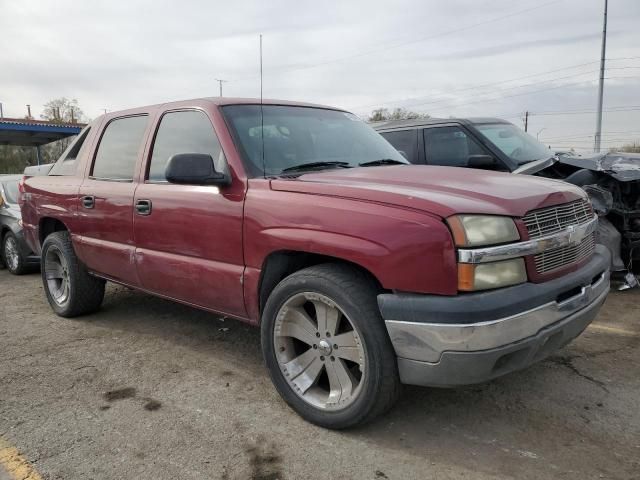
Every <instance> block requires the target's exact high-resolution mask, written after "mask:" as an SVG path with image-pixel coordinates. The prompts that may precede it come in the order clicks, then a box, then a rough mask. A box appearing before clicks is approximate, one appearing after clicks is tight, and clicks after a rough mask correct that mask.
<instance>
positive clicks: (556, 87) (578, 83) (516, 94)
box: [404, 76, 638, 110]
mask: <svg viewBox="0 0 640 480" xmlns="http://www.w3.org/2000/svg"><path fill="white" fill-rule="evenodd" d="M605 78H606V79H615V78H638V77H635V76H623V77H605ZM585 82H586V81H582V82H573V83H565V84H562V85H557V86H555V87H549V88H541V89H538V90H532V91H529V92H522V93H515V94H513V95H505V96H501V97H496V98H488V99H484V100H478V101H475V102H467V103H463V104H454V103H452V104H451V105H446V106H444V107H438V108H436V110H443V109H445V108H458V107H465V106H467V105H475V104H477V103H486V102H497V101H500V100H504V99H505V98H513V97H520V96H523V95H531V94H534V93H540V92H546V91H549V90H557V89H559V88H566V87H573V86H576V85H580V84H583V83H585ZM439 103H440V102H439ZM427 104H429V102H426V103H418V104H409V105H404V106H405V107H416V106H423V105H427Z"/></svg>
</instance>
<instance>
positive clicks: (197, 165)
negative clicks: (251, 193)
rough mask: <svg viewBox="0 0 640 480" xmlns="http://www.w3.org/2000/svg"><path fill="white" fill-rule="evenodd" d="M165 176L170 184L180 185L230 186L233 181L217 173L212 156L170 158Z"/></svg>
mask: <svg viewBox="0 0 640 480" xmlns="http://www.w3.org/2000/svg"><path fill="white" fill-rule="evenodd" d="M165 176H166V178H167V181H168V182H169V183H176V184H180V185H219V186H223V185H229V184H230V183H231V179H230V178H229V177H228V176H227V175H225V174H224V173H221V172H217V171H216V167H215V165H214V163H213V158H212V157H211V155H208V154H206V153H178V154H176V155H173V156H171V158H169V162H168V163H167V168H166V170H165Z"/></svg>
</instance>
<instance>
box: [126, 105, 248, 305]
mask: <svg viewBox="0 0 640 480" xmlns="http://www.w3.org/2000/svg"><path fill="white" fill-rule="evenodd" d="M180 153H204V154H209V155H211V156H212V158H213V159H214V161H216V170H217V171H219V172H225V173H227V172H228V167H227V164H226V159H225V156H224V153H223V151H222V148H221V146H220V143H219V142H218V137H217V136H216V133H215V131H214V129H213V125H212V123H211V121H210V119H209V117H208V116H207V114H206V113H205V112H203V111H202V110H178V111H169V112H165V113H164V114H163V115H162V117H161V118H160V120H159V123H158V126H157V130H156V134H155V139H154V142H153V145H152V147H151V150H150V152H149V155H148V159H147V166H146V169H145V174H144V176H143V178H144V181H141V183H140V184H139V186H138V188H137V189H136V192H135V198H134V212H133V222H134V234H135V239H136V255H135V256H136V265H137V269H138V276H139V278H140V281H141V283H142V286H143V288H144V289H146V290H148V291H150V292H153V293H156V294H159V295H162V296H166V297H170V298H173V299H176V300H179V301H182V302H185V303H188V304H191V305H196V306H198V307H203V308H206V309H209V310H214V311H216V312H220V313H227V314H230V315H234V316H241V317H245V316H246V310H245V307H244V300H243V291H242V275H243V271H244V259H243V250H242V218H243V202H244V185H243V184H242V182H241V181H240V180H238V179H237V178H233V180H232V184H231V185H230V186H229V187H224V188H218V187H216V186H192V185H176V184H170V183H168V182H167V180H166V177H165V168H166V165H167V162H168V160H169V158H170V157H171V156H172V155H175V154H180Z"/></svg>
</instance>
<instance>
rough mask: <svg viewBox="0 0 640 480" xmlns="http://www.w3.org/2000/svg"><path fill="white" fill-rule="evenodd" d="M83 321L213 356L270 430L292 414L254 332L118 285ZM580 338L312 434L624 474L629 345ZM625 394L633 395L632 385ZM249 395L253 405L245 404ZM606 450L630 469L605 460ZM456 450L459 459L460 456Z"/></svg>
mask: <svg viewBox="0 0 640 480" xmlns="http://www.w3.org/2000/svg"><path fill="white" fill-rule="evenodd" d="M605 316H606V315H605ZM87 320H89V321H90V322H91V324H93V325H97V326H100V327H104V328H108V329H112V330H120V331H128V332H132V333H137V334H141V335H153V336H157V337H159V338H162V339H164V340H167V341H170V342H172V343H175V344H177V345H180V346H183V347H188V348H190V349H193V350H197V351H200V352H203V353H205V354H206V355H208V356H211V357H214V358H215V360H216V361H217V362H218V363H221V364H224V365H228V366H229V370H228V371H225V372H223V375H224V374H228V375H231V374H233V375H241V376H242V377H246V378H251V379H253V381H255V382H257V383H259V384H261V385H262V386H263V387H264V388H260V389H257V390H256V391H254V392H247V394H246V395H247V398H246V401H249V402H251V401H264V392H265V391H267V392H271V393H269V394H268V397H269V398H268V400H269V401H271V400H272V401H273V402H274V403H278V404H279V405H280V408H279V409H276V413H273V415H274V416H275V418H273V419H272V420H270V421H273V422H281V421H282V419H283V418H289V417H290V416H294V415H295V414H294V413H293V412H292V411H291V410H289V408H288V407H287V406H286V405H285V404H284V402H282V401H281V400H280V399H279V397H278V396H277V394H276V392H275V390H274V389H272V388H270V385H269V384H270V380H269V378H268V374H267V371H266V369H265V368H264V366H263V364H262V357H261V354H260V332H259V329H258V328H255V327H254V326H250V325H247V324H244V323H242V322H240V321H237V320H233V319H220V318H219V317H216V316H215V315H212V314H209V313H206V312H202V311H199V310H196V309H193V308H190V307H186V306H182V305H179V304H176V303H174V302H170V301H166V300H162V299H158V298H154V297H151V296H148V295H145V294H141V293H138V292H134V291H130V290H128V289H125V288H123V287H117V286H110V287H109V289H108V294H107V297H106V299H105V303H104V307H103V309H102V310H101V311H100V312H98V313H97V314H95V315H92V316H91V317H87ZM583 337H585V338H583ZM583 337H580V338H579V339H578V340H576V342H575V343H573V344H571V345H569V346H568V347H566V348H565V349H563V350H561V351H560V352H558V353H556V354H555V355H554V356H552V357H551V358H549V359H547V360H545V361H543V362H541V363H539V364H537V365H534V366H532V367H531V368H529V369H527V370H525V371H521V372H515V373H513V374H510V375H508V376H506V377H503V378H501V379H497V380H494V381H492V382H490V383H487V384H483V385H477V386H469V387H463V388H455V389H429V388H418V387H404V391H403V395H402V396H401V398H400V401H399V402H398V404H397V405H396V407H395V408H394V409H392V410H391V411H390V412H388V413H387V414H385V415H383V416H382V417H380V418H379V419H377V420H375V421H374V422H372V423H370V424H368V425H365V426H363V427H360V428H357V429H352V430H348V431H345V432H326V431H322V430H321V432H322V433H321V435H322V436H323V437H328V438H330V439H334V440H335V441H339V437H340V436H344V437H346V438H350V439H352V440H354V441H357V442H363V443H364V444H372V445H375V446H376V447H383V448H386V449H395V450H398V451H401V452H402V453H403V454H408V455H416V456H420V457H421V458H424V459H427V460H428V459H429V458H433V459H434V461H435V460H436V459H437V461H438V463H439V464H441V463H442V462H443V461H444V462H448V463H450V464H451V465H461V466H464V467H466V468H469V469H471V470H477V471H482V472H485V473H488V474H495V475H498V474H502V475H507V476H513V477H516V478H536V477H535V476H534V477H532V476H531V475H532V473H533V472H535V471H537V473H538V477H537V478H547V477H555V476H557V475H559V474H560V472H566V471H574V472H578V471H582V467H583V461H584V458H585V455H586V456H589V457H590V458H591V461H590V464H592V465H593V464H598V465H601V466H602V472H604V473H605V474H613V476H615V473H617V474H619V473H620V472H621V471H624V472H626V471H627V468H628V469H630V470H629V471H631V469H632V468H633V465H631V463H629V462H632V460H631V459H633V458H634V457H635V456H636V455H637V447H635V445H631V444H630V443H628V442H626V443H625V442H624V441H623V440H624V438H625V437H627V436H629V435H631V436H633V435H637V433H638V432H637V431H636V432H635V433H634V431H633V429H634V428H635V427H634V426H633V425H634V422H635V423H637V419H635V418H633V415H634V413H633V412H630V411H624V410H623V408H622V407H623V406H624V404H625V403H624V401H619V400H618V399H616V398H615V397H616V395H619V394H621V393H624V394H625V395H629V394H631V395H632V396H633V395H637V394H638V391H636V392H635V393H634V392H633V391H629V390H628V389H629V388H632V387H631V386H630V387H627V388H628V389H627V390H624V391H622V392H620V391H617V390H616V388H617V387H616V385H617V384H618V382H619V381H620V382H622V381H623V380H624V378H621V377H619V375H620V373H619V372H618V369H616V365H620V364H621V363H622V364H628V365H638V364H640V361H639V360H640V353H639V351H640V349H639V348H637V347H638V337H633V336H631V337H620V336H615V335H608V334H605V333H603V332H596V333H593V332H592V333H587V334H585V335H583ZM636 373H637V372H636ZM629 375H635V373H633V372H630V373H629ZM634 385H635V387H633V388H636V389H637V382H636V383H635V384H634ZM252 395H256V396H257V397H258V398H255V399H253V400H252V398H251V396H252ZM288 421H291V422H292V423H293V424H294V425H299V428H300V429H303V430H305V431H307V430H309V431H313V430H314V429H316V428H317V427H312V426H309V425H308V424H306V423H305V422H304V421H302V420H300V419H295V420H288ZM611 424H616V425H621V426H622V427H621V428H623V429H624V426H625V425H629V426H628V429H629V430H628V431H626V432H622V433H621V435H620V436H612V435H611V429H610V427H608V425H611ZM310 435H311V434H310ZM614 449H615V451H616V452H618V454H620V455H622V456H623V457H625V458H626V459H629V460H626V459H624V460H620V459H619V458H616V457H615V456H613V455H612V454H611V451H612V450H614ZM461 451H462V452H466V454H465V455H464V456H463V457H460V452H461ZM488 458H491V461H490V462H487V459H488ZM515 460H517V461H515ZM532 468H534V469H537V470H531V469H532ZM381 473H382V474H384V472H381ZM385 475H386V474H385ZM381 478H384V477H381Z"/></svg>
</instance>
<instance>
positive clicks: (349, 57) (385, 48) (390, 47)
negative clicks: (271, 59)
mask: <svg viewBox="0 0 640 480" xmlns="http://www.w3.org/2000/svg"><path fill="white" fill-rule="evenodd" d="M564 1H565V0H552V1H550V2H545V3H542V4H540V5H536V6H535V7H530V8H526V9H523V10H518V11H515V12H512V13H508V14H506V15H501V16H499V17H494V18H490V19H487V20H484V21H482V22H477V23H472V24H470V25H466V26H464V27H459V28H455V29H452V30H447V31H445V32H440V33H436V34H434V35H429V36H426V37H422V38H417V39H414V40H409V41H404V42H400V43H396V44H392V45H387V46H383V47H380V48H375V49H371V50H367V51H364V52H359V53H354V54H351V55H346V56H343V57H338V58H334V59H329V60H325V61H323V62H318V63H315V64H310V65H302V66H298V67H290V68H287V67H285V68H280V69H275V70H272V71H271V73H285V72H293V71H297V70H309V69H312V68H317V67H321V66H325V65H331V64H333V63H339V62H344V61H346V60H352V59H354V58H360V57H364V56H368V55H371V54H374V53H378V52H384V51H388V50H394V49H396V48H400V47H404V46H407V45H412V44H415V43H421V42H425V41H427V40H432V39H434V38H440V37H444V36H447V35H451V34H453V33H458V32H463V31H465V30H470V29H473V28H476V27H479V26H483V25H487V24H490V23H495V22H498V21H500V20H504V19H506V18H511V17H515V16H517V15H521V14H523V13H528V12H531V11H533V10H538V9H540V8H544V7H547V6H549V5H553V4H555V3H560V2H564ZM255 77H256V75H248V76H246V77H238V78H236V79H234V80H235V81H239V80H244V79H248V78H255Z"/></svg>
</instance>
